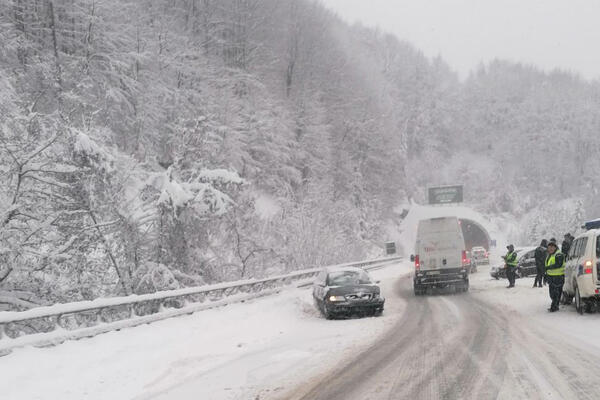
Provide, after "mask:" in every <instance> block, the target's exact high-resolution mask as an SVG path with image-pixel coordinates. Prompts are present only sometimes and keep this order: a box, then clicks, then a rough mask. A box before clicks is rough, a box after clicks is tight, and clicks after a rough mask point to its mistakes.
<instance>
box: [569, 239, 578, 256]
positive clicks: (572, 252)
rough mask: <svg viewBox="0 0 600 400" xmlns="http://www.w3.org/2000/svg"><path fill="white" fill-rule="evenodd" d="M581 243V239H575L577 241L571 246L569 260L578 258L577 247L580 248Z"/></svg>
mask: <svg viewBox="0 0 600 400" xmlns="http://www.w3.org/2000/svg"><path fill="white" fill-rule="evenodd" d="M580 241H581V239H575V241H574V242H573V244H572V245H571V248H570V249H569V254H568V255H567V259H568V260H570V259H571V258H575V257H576V256H577V246H579V242H580Z"/></svg>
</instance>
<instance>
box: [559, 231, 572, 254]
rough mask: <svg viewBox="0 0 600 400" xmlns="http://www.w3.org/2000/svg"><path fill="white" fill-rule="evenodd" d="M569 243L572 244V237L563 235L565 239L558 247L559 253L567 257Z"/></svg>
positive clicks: (567, 234) (566, 234) (569, 247)
mask: <svg viewBox="0 0 600 400" xmlns="http://www.w3.org/2000/svg"><path fill="white" fill-rule="evenodd" d="M571 243H573V236H572V235H571V234H570V233H565V237H564V240H563V242H562V245H561V246H560V252H561V253H563V255H565V256H566V255H567V254H569V250H570V249H571Z"/></svg>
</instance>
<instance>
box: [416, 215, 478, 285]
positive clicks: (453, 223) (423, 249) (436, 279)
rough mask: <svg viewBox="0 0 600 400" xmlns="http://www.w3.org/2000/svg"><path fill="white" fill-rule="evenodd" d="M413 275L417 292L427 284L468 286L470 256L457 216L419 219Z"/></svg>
mask: <svg viewBox="0 0 600 400" xmlns="http://www.w3.org/2000/svg"><path fill="white" fill-rule="evenodd" d="M415 252H416V253H415V255H413V256H411V260H413V261H414V263H415V275H414V279H413V284H414V290H415V295H417V296H419V295H423V294H425V292H426V291H427V288H428V287H446V286H450V285H451V286H454V287H455V289H456V291H460V292H466V291H467V290H469V268H468V267H469V265H468V264H469V260H468V259H467V252H466V249H465V240H464V238H463V234H462V229H461V226H460V222H459V221H458V218H457V217H442V218H431V219H424V220H421V221H419V227H418V228H417V243H416V245H415Z"/></svg>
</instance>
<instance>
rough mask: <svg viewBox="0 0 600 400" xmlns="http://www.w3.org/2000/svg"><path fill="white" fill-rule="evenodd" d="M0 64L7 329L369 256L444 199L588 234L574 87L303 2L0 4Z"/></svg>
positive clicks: (589, 168)
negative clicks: (28, 317)
mask: <svg viewBox="0 0 600 400" xmlns="http://www.w3.org/2000/svg"><path fill="white" fill-rule="evenodd" d="M0 43H1V46H0V154H1V156H0V303H2V305H1V306H0V307H3V308H5V309H6V308H11V309H23V308H28V307H31V306H33V305H36V304H47V303H53V302H58V301H61V302H64V301H74V300H81V299H92V298H95V297H98V296H114V295H124V294H132V293H148V292H152V291H156V290H164V289H172V288H178V287H182V286H190V285H200V284H203V283H210V282H216V281H223V280H232V279H240V278H248V277H258V276H264V275H269V274H274V273H281V272H285V271H289V270H294V269H299V268H307V267H311V266H315V265H320V264H327V263H337V262H343V261H350V260H355V259H361V258H364V257H367V256H372V255H375V254H376V255H379V254H381V253H380V248H381V243H382V242H383V241H384V240H385V239H386V227H388V226H389V225H390V224H394V221H397V220H398V218H400V216H399V214H398V206H399V205H401V204H407V203H409V202H411V201H416V202H422V201H424V199H425V189H426V187H427V186H429V185H435V184H446V183H462V184H464V185H465V190H466V196H467V201H468V202H469V203H471V204H473V205H475V206H476V207H477V208H479V209H481V210H482V211H484V212H486V213H492V214H500V213H503V214H506V215H508V216H510V217H511V218H514V219H515V220H518V221H523V222H524V223H526V226H524V227H523V232H524V233H523V235H522V236H523V238H522V239H523V240H537V236H538V235H541V234H546V233H549V232H553V231H552V230H553V229H556V228H555V227H553V224H552V223H549V222H548V221H553V222H554V223H560V224H562V225H563V226H565V225H568V226H571V227H575V226H576V225H577V223H578V218H581V217H583V216H592V215H594V213H598V212H600V201H599V199H598V192H597V190H598V189H597V188H598V187H599V186H598V183H599V182H600V175H599V174H597V173H596V172H595V171H600V158H598V157H597V155H598V154H599V151H600V135H598V132H599V131H600V84H599V83H598V82H589V81H585V80H582V79H581V78H579V77H578V76H576V75H573V74H571V73H568V72H561V71H552V72H544V71H541V70H538V69H536V68H534V67H531V66H523V65H519V64H513V63H509V62H504V61H495V62H492V63H490V64H488V65H482V66H480V67H478V68H476V69H475V70H474V71H473V72H472V73H471V74H470V75H469V77H468V78H467V79H465V80H460V79H459V78H458V76H457V74H456V73H454V72H453V71H452V69H451V68H450V67H449V66H448V65H447V64H445V62H444V61H443V60H442V59H440V58H439V57H438V58H435V59H429V58H427V57H425V56H424V55H423V54H422V53H421V52H420V51H419V50H418V49H416V48H414V47H413V46H411V45H410V44H408V43H405V42H402V41H400V40H399V39H397V38H396V37H394V36H391V35H388V34H385V33H383V32H380V31H377V30H374V29H368V28H365V27H362V26H358V25H356V26H349V25H347V24H345V23H344V22H343V21H341V20H340V19H339V18H338V17H337V16H336V15H334V14H333V13H332V12H330V11H328V10H327V9H325V8H324V7H323V6H322V5H321V4H320V3H319V2H315V1H310V0H0ZM548 200H552V201H553V202H556V203H555V204H553V203H549V202H548ZM559 200H561V201H559Z"/></svg>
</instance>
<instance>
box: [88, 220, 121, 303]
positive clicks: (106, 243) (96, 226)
mask: <svg viewBox="0 0 600 400" xmlns="http://www.w3.org/2000/svg"><path fill="white" fill-rule="evenodd" d="M88 214H89V215H90V218H91V219H92V221H93V222H94V226H95V229H96V232H97V233H98V235H99V236H100V240H102V243H103V244H104V248H105V249H106V253H107V254H108V258H110V262H111V263H112V265H113V268H114V269H115V271H116V273H117V276H118V277H119V282H120V283H121V287H122V288H123V291H124V292H125V294H126V295H128V294H130V293H131V291H132V290H131V288H128V287H127V283H126V282H125V279H124V278H123V275H122V271H121V269H120V268H119V264H118V263H117V259H116V258H115V256H114V255H113V253H112V250H111V249H110V244H109V243H108V240H107V239H106V237H105V236H104V234H103V233H102V231H101V230H100V226H99V225H98V220H97V219H96V215H95V214H94V212H93V211H92V210H88ZM129 278H131V277H129ZM128 280H129V283H131V279H128Z"/></svg>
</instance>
